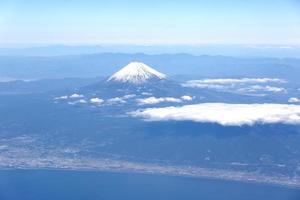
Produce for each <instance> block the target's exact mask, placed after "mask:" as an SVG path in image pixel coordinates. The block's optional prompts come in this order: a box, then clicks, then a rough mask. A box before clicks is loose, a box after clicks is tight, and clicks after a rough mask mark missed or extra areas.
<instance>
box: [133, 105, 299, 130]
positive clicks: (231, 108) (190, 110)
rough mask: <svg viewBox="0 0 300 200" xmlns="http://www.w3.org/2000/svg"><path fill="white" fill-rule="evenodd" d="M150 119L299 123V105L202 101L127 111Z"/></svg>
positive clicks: (237, 123)
mask: <svg viewBox="0 0 300 200" xmlns="http://www.w3.org/2000/svg"><path fill="white" fill-rule="evenodd" d="M129 114H130V115H132V116H134V117H141V118H144V119H146V120H151V121H165V120H178V121H185V120H189V121H195V122H203V123H205V122H208V123H218V124H221V125H224V126H241V125H253V124H256V123H258V124H271V123H284V124H300V106H298V105H288V104H226V103H203V104H195V105H186V106H181V107H164V108H148V109H143V110H137V111H134V112H131V113H129Z"/></svg>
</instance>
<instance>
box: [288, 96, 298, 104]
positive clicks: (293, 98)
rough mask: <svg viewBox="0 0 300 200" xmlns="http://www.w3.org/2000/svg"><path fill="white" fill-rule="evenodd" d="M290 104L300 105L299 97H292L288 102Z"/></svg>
mask: <svg viewBox="0 0 300 200" xmlns="http://www.w3.org/2000/svg"><path fill="white" fill-rule="evenodd" d="M288 102H289V103H300V99H299V98H297V97H291V98H289V100H288Z"/></svg>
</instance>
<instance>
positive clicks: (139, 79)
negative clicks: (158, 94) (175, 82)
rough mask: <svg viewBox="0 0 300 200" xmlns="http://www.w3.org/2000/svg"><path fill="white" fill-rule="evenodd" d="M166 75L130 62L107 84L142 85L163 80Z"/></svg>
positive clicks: (138, 63) (141, 64)
mask: <svg viewBox="0 0 300 200" xmlns="http://www.w3.org/2000/svg"><path fill="white" fill-rule="evenodd" d="M165 79H166V75H165V74H163V73H160V72H158V71H156V70H155V69H153V68H151V67H149V66H148V65H146V64H144V63H141V62H131V63H129V64H128V65H126V66H125V67H123V68H122V69H120V70H119V71H117V72H116V73H114V74H113V75H112V76H111V77H109V78H108V80H107V81H108V82H122V83H131V84H143V83H146V82H149V81H159V80H165Z"/></svg>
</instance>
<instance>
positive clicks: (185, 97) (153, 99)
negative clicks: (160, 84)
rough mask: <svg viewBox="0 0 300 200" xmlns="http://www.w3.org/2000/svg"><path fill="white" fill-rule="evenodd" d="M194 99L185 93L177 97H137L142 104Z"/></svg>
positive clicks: (179, 101)
mask: <svg viewBox="0 0 300 200" xmlns="http://www.w3.org/2000/svg"><path fill="white" fill-rule="evenodd" d="M191 100H193V97H191V96H188V95H183V96H182V97H180V98H175V97H158V98H157V97H148V98H143V99H137V100H136V101H137V102H138V104H140V105H145V104H159V103H163V102H169V103H181V102H183V101H191Z"/></svg>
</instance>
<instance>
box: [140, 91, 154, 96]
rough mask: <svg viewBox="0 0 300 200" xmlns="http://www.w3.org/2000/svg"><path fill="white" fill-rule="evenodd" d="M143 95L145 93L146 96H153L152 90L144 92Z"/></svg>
mask: <svg viewBox="0 0 300 200" xmlns="http://www.w3.org/2000/svg"><path fill="white" fill-rule="evenodd" d="M142 95H144V96H151V95H152V93H150V92H142Z"/></svg>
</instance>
